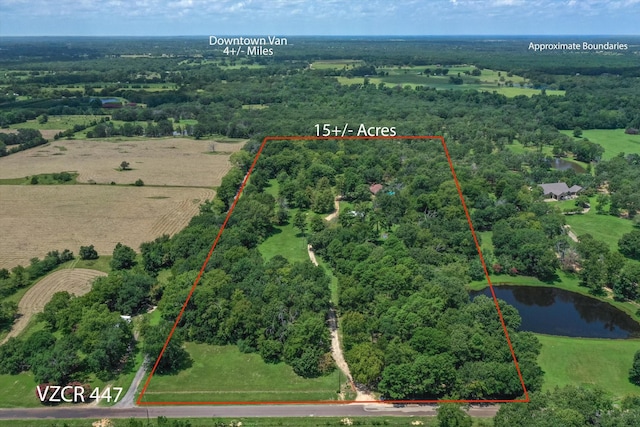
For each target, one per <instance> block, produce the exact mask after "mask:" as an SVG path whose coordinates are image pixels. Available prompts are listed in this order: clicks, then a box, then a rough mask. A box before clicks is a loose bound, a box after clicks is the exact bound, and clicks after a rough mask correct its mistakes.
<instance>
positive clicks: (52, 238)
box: [0, 156, 215, 268]
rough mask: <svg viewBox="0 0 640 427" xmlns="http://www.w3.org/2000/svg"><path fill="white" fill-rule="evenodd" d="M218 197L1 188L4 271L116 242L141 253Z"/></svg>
mask: <svg viewBox="0 0 640 427" xmlns="http://www.w3.org/2000/svg"><path fill="white" fill-rule="evenodd" d="M211 157H214V156H211ZM214 195H215V191H214V190H211V189H205V188H175V187H167V188H164V187H121V186H84V185H82V186H78V185H72V186H22V185H2V186H0V199H2V200H3V203H2V208H1V213H2V217H3V220H2V221H1V222H0V235H2V236H3V239H4V242H5V244H3V245H2V249H1V250H0V267H5V268H11V267H14V266H16V265H18V264H22V265H27V264H28V263H29V260H30V259H31V258H33V257H34V256H37V257H43V256H44V255H45V254H46V253H47V252H48V251H50V250H54V249H58V250H62V249H65V248H68V249H70V250H71V251H73V252H75V253H76V254H77V251H78V249H79V247H80V246H81V245H90V244H92V245H94V246H95V248H96V250H97V251H98V253H99V254H102V255H107V254H110V253H111V252H112V251H113V248H114V247H115V245H116V243H118V242H121V243H123V244H125V245H127V246H130V247H132V248H135V249H137V248H138V247H139V246H140V244H141V243H143V242H146V241H149V240H153V239H155V238H156V237H158V236H160V235H162V234H169V235H172V234H174V233H176V232H178V231H179V230H181V229H182V228H184V227H185V226H186V225H187V224H188V222H189V220H190V219H191V217H193V216H194V215H195V214H196V213H197V212H198V208H199V205H200V204H201V203H202V202H204V201H205V200H208V199H212V198H213V197H214Z"/></svg>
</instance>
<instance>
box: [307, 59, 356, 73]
mask: <svg viewBox="0 0 640 427" xmlns="http://www.w3.org/2000/svg"><path fill="white" fill-rule="evenodd" d="M359 65H364V61H361V60H359V59H327V60H319V61H314V62H313V63H311V64H310V65H309V68H311V69H312V70H330V69H333V68H336V69H339V70H342V69H343V68H344V69H347V70H348V69H349V68H353V67H357V66H359Z"/></svg>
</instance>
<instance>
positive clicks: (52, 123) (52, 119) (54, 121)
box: [10, 115, 104, 130]
mask: <svg viewBox="0 0 640 427" xmlns="http://www.w3.org/2000/svg"><path fill="white" fill-rule="evenodd" d="M102 117H104V116H92V115H70V116H49V119H48V120H47V122H46V123H38V120H37V119H35V120H29V121H26V122H24V123H16V124H14V125H11V126H10V128H11V129H21V128H31V129H42V130H45V129H57V130H65V129H71V128H73V126H75V125H83V124H88V123H89V122H91V121H92V120H96V119H97V120H100V118H102Z"/></svg>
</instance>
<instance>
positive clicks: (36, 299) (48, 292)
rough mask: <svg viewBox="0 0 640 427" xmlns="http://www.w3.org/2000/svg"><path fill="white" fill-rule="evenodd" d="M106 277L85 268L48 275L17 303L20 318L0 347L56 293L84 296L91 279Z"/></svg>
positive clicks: (15, 334) (104, 274)
mask: <svg viewBox="0 0 640 427" xmlns="http://www.w3.org/2000/svg"><path fill="white" fill-rule="evenodd" d="M106 275H107V274H106V273H103V272H102V271H98V270H90V269H87V268H72V269H65V270H58V271H54V272H53V273H51V274H48V275H47V276H45V277H44V278H43V279H41V280H40V281H39V282H38V283H36V284H35V285H33V286H32V287H31V288H30V289H29V290H28V291H27V292H26V293H25V294H24V296H23V297H22V299H21V300H20V302H19V303H18V316H20V317H18V320H17V321H16V322H15V323H14V324H13V327H12V328H11V331H10V332H9V333H8V334H7V336H6V337H5V338H4V340H2V342H1V343H0V345H1V344H4V343H5V342H6V341H7V340H8V339H9V338H11V337H16V336H18V335H19V334H20V333H21V332H22V331H23V330H24V329H25V328H26V327H27V325H28V324H29V321H30V320H31V317H32V316H33V315H35V314H36V313H39V312H41V311H42V310H43V309H44V306H45V305H46V304H47V303H48V302H49V300H51V297H52V296H53V294H55V293H56V292H63V291H67V292H69V293H70V294H75V295H76V296H81V295H84V294H86V293H87V292H89V291H90V290H91V284H92V283H93V279H95V278H96V277H100V276H106Z"/></svg>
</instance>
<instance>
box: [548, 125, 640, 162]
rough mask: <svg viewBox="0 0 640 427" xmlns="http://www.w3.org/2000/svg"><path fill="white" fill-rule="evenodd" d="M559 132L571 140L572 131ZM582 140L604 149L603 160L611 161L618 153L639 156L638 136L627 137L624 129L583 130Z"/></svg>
mask: <svg viewBox="0 0 640 427" xmlns="http://www.w3.org/2000/svg"><path fill="white" fill-rule="evenodd" d="M560 132H561V133H563V134H565V135H568V136H571V137H572V138H573V131H572V130H562V131H560ZM582 138H587V139H589V141H591V142H595V143H597V144H600V145H601V146H602V147H603V148H604V154H603V155H602V158H603V159H605V160H608V159H611V158H612V157H615V156H617V155H618V154H619V153H625V154H640V135H627V134H626V133H624V129H589V130H583V131H582Z"/></svg>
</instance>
